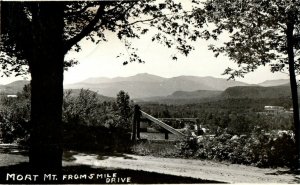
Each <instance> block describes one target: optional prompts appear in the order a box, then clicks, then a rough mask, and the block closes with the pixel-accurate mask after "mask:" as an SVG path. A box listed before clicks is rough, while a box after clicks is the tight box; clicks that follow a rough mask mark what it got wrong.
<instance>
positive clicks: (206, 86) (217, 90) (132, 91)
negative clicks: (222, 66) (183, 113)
mask: <svg viewBox="0 0 300 185" xmlns="http://www.w3.org/2000/svg"><path fill="white" fill-rule="evenodd" d="M27 83H29V82H28V81H25V80H23V81H15V82H13V83H10V84H7V85H0V93H5V94H15V93H16V92H18V91H21V90H22V88H23V86H24V85H25V84H27ZM288 83H289V80H288V79H281V80H268V81H265V82H262V83H260V84H247V83H244V82H240V81H233V80H229V81H228V80H226V79H223V78H215V77H209V76H208V77H199V76H178V77H172V78H164V77H160V76H156V75H152V74H147V73H143V74H137V75H134V76H130V77H116V78H105V77H99V78H88V79H86V80H83V81H81V82H78V83H74V84H67V85H65V86H64V88H65V89H82V88H83V89H89V90H92V91H95V92H98V93H99V94H101V95H104V96H108V97H116V95H117V93H118V92H119V91H120V90H124V91H125V92H128V93H129V95H130V97H131V98H132V99H139V100H141V101H153V100H155V101H161V100H179V99H180V100H186V99H190V100H193V99H210V98H215V97H220V96H222V97H223V98H230V97H233V98H234V97H236V98H239V97H249V98H253V97H278V96H289V94H290V90H289V85H288ZM275 86H278V87H277V88H275Z"/></svg>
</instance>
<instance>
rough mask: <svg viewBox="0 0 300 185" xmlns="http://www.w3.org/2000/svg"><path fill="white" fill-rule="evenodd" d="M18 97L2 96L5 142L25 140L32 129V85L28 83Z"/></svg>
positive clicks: (0, 123) (0, 118)
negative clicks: (30, 121)
mask: <svg viewBox="0 0 300 185" xmlns="http://www.w3.org/2000/svg"><path fill="white" fill-rule="evenodd" d="M17 96H18V97H16V98H14V97H7V96H3V97H1V112H0V128H1V134H2V141H3V142H4V143H11V142H21V143H22V142H24V143H22V144H25V143H26V142H27V141H28V138H29V129H30V123H29V119H30V101H29V97H30V86H29V85H26V86H25V87H24V88H23V91H22V92H21V93H18V95H17Z"/></svg>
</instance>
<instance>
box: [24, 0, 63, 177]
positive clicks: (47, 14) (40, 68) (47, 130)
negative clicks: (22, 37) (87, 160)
mask: <svg viewBox="0 0 300 185" xmlns="http://www.w3.org/2000/svg"><path fill="white" fill-rule="evenodd" d="M32 6H34V12H33V13H32V24H33V30H32V36H33V42H34V44H33V45H32V57H31V60H29V67H30V72H31V88H32V89H31V122H32V132H31V140H30V145H31V146H30V152H29V161H30V165H31V166H32V167H33V169H38V170H47V171H49V170H50V171H55V172H58V171H60V170H61V168H62V146H61V144H62V133H61V132H62V129H61V128H62V125H61V122H62V102H63V63H64V52H63V47H64V46H63V31H64V19H63V14H64V6H63V3H54V2H50V3H49V2H47V3H46V2H43V3H34V4H33V5H32Z"/></svg>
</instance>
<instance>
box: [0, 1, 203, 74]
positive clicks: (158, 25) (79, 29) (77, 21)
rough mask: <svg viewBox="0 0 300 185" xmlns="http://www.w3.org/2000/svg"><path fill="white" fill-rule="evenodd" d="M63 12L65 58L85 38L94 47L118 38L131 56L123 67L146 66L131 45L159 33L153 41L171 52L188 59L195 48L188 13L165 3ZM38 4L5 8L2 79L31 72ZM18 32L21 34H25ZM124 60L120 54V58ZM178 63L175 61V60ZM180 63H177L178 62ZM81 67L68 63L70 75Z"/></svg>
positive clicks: (78, 5) (69, 6)
mask: <svg viewBox="0 0 300 185" xmlns="http://www.w3.org/2000/svg"><path fill="white" fill-rule="evenodd" d="M44 4H45V3H44ZM58 4H59V5H63V6H64V33H63V43H64V49H63V50H64V51H63V52H64V53H67V52H68V51H69V50H74V51H78V52H79V51H80V50H81V46H80V44H79V41H80V40H82V39H83V38H85V39H87V40H90V41H92V42H95V43H99V42H105V41H107V39H106V36H105V33H106V31H111V32H115V33H116V35H117V36H118V38H119V39H120V40H122V41H123V42H124V46H125V47H126V49H127V51H128V53H127V54H128V55H127V56H125V57H126V58H127V59H125V61H124V64H127V63H129V62H144V61H143V60H142V59H141V58H140V57H139V56H138V52H137V51H138V49H137V48H135V47H134V46H132V43H131V41H132V39H134V38H140V36H141V35H145V34H148V33H149V30H151V29H155V30H157V32H155V33H154V34H153V36H152V41H157V42H158V43H161V44H163V45H165V46H166V47H168V48H175V49H177V50H178V51H179V52H181V53H182V54H184V55H187V54H188V53H189V52H190V51H191V50H192V49H193V47H192V46H191V45H190V44H189V43H188V40H194V39H193V38H194V37H196V36H194V35H195V33H197V34H199V31H197V30H195V28H194V27H191V25H190V24H189V22H190V21H189V18H188V17H187V12H186V11H185V10H184V8H183V7H182V5H181V4H180V3H175V2H174V1H171V0H165V1H162V2H161V3H157V2H156V1H155V0H150V1H149V0H142V1H89V2H57V5H58ZM37 11H39V3H28V2H2V12H1V14H2V15H3V16H2V17H3V20H2V24H3V26H2V27H1V29H2V30H1V43H0V48H1V53H0V64H1V66H2V70H3V71H2V72H3V75H6V76H8V75H11V74H16V75H23V74H26V73H27V72H28V70H30V69H29V68H28V67H26V66H28V65H30V62H29V61H31V59H32V53H33V52H34V51H33V50H32V48H31V47H30V46H31V45H34V44H35V36H34V35H33V30H32V26H33V25H34V24H35V20H36V19H38V16H37V15H38V14H37ZM19 30H23V31H22V32H21V33H20V32H19ZM122 55H124V54H121V55H120V56H122ZM173 58H174V57H173ZM175 58H176V57H175ZM76 63H77V61H76V60H75V59H71V60H69V61H65V64H64V67H65V69H67V68H68V67H71V66H73V65H75V64H76Z"/></svg>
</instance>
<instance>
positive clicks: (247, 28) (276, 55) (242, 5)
mask: <svg viewBox="0 0 300 185" xmlns="http://www.w3.org/2000/svg"><path fill="white" fill-rule="evenodd" d="M196 2H198V1H196ZM203 5H204V8H203V9H202V8H199V6H198V7H196V8H194V16H195V18H196V19H197V16H198V12H199V11H201V12H205V14H204V13H203V14H202V17H205V19H206V21H207V22H208V23H212V24H213V25H214V26H213V27H214V28H213V29H211V30H205V31H204V33H206V35H207V39H210V38H212V39H217V38H219V36H221V35H229V39H227V40H228V41H225V42H224V43H223V44H218V45H211V46H210V49H211V50H212V51H213V52H215V56H216V57H217V56H219V54H226V55H227V56H228V57H229V58H230V60H232V61H235V62H236V63H237V64H238V67H239V68H238V69H236V70H234V69H232V68H227V69H226V70H225V72H224V74H228V75H230V78H234V77H237V76H240V77H243V76H244V75H245V74H246V73H248V72H252V71H254V70H255V69H257V67H258V66H265V65H267V64H269V65H270V66H271V70H272V71H273V72H276V71H284V70H285V69H287V68H288V65H287V64H288V54H287V29H288V24H290V23H291V24H293V25H294V29H295V30H294V33H293V47H294V49H295V56H296V58H295V59H296V61H297V62H295V63H294V65H295V69H296V71H299V65H298V63H299V62H300V61H299V43H300V40H299V30H300V17H299V11H300V4H299V2H298V1H284V0H263V1H257V0H250V1H246V0H242V1H233V0H226V1H221V0H212V1H205V2H204V3H203Z"/></svg>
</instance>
